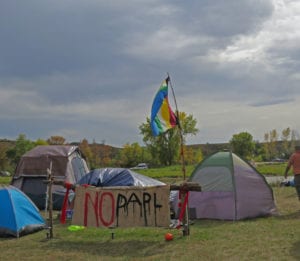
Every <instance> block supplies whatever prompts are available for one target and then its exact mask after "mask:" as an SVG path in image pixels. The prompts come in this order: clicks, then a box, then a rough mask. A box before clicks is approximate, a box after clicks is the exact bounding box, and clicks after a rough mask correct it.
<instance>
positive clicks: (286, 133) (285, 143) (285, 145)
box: [281, 127, 292, 158]
mask: <svg viewBox="0 0 300 261" xmlns="http://www.w3.org/2000/svg"><path fill="white" fill-rule="evenodd" d="M291 134H292V131H291V129H290V128H289V127H288V128H286V129H284V130H282V133H281V140H282V154H284V157H285V158H288V155H289V154H290V153H291V147H290V139H291Z"/></svg>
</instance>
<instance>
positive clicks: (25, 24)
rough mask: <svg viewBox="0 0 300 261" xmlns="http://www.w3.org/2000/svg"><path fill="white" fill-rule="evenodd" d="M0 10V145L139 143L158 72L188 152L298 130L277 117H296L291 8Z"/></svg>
mask: <svg viewBox="0 0 300 261" xmlns="http://www.w3.org/2000/svg"><path fill="white" fill-rule="evenodd" d="M0 7H1V8H0V35H1V43H0V47H1V48H0V119H1V122H3V126H6V127H3V128H2V130H1V132H0V136H2V137H11V136H14V137H15V136H17V135H18V133H20V132H26V134H27V135H28V136H29V137H31V138H32V139H35V138H48V137H49V135H64V136H65V137H66V138H67V140H69V141H74V140H81V139H82V138H88V139H90V140H91V139H96V140H98V141H100V140H106V141H107V142H109V143H111V144H115V145H118V146H122V145H123V144H125V143H127V142H135V141H139V142H140V141H141V137H140V136H139V130H138V126H139V125H140V124H141V123H142V122H144V121H145V119H146V117H147V116H149V113H150V108H151V103H152V99H153V96H154V94H155V92H156V91H157V89H158V87H159V85H160V83H161V81H162V79H163V78H164V77H166V73H167V72H169V73H170V75H171V79H172V83H173V86H174V89H175V93H176V96H178V97H177V100H178V104H179V109H180V110H184V111H186V112H187V113H188V114H193V115H194V116H195V117H196V119H197V121H198V124H199V129H200V133H199V135H197V136H196V137H193V138H191V139H190V141H191V142H195V143H206V142H213V141H218V142H219V141H224V142H227V141H228V139H229V138H230V137H231V136H232V135H233V134H235V133H236V132H237V131H239V130H247V129H248V130H249V131H250V130H251V132H253V135H255V136H256V137H258V138H259V137H263V133H264V130H266V131H267V130H268V129H269V128H270V126H272V125H274V126H273V127H271V128H279V129H280V128H281V129H282V128H283V127H287V126H290V127H291V128H294V129H297V128H300V126H298V123H295V122H294V120H293V118H292V117H290V116H289V113H287V112H289V111H293V110H294V109H295V108H298V109H299V105H298V101H299V95H300V91H299V88H298V82H299V79H300V74H299V73H298V72H299V51H298V49H299V47H298V46H297V44H296V43H297V42H299V38H300V29H299V28H298V27H297V24H299V22H300V21H299V16H298V15H297V10H299V9H300V4H299V3H298V2H297V1H288V0H280V1H279V0H269V1H260V0H254V1H253V0H241V1H238V2H237V1H234V0H229V1H209V0H205V1H191V0H189V1H185V2H182V1H168V0H165V1H160V0H145V1H142V2H141V1H137V0H131V1H121V0H115V1H109V2H108V1H100V0H97V1H96V0H86V1H80V0H72V1H58V0H51V1H36V0H27V1H15V0H4V1H2V2H1V6H0ZM270 105H272V106H270ZM270 107H272V110H273V111H277V110H278V112H277V115H281V116H280V119H281V124H280V125H278V120H277V119H276V117H275V116H274V115H273V113H272V111H271V110H270V111H269V110H268V109H266V108H270ZM279 108H280V110H279ZM212 112H213V113H212ZM267 112H268V113H269V114H270V115H267ZM232 114H235V115H236V116H235V119H238V120H236V121H232ZM261 115H264V119H263V120H258V119H259V118H261ZM246 117H247V118H249V119H251V121H252V122H251V123H249V121H244V120H243V119H244V118H246ZM266 123H268V124H266ZM14 137H11V138H14Z"/></svg>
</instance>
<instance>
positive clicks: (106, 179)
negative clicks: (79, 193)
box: [78, 168, 166, 187]
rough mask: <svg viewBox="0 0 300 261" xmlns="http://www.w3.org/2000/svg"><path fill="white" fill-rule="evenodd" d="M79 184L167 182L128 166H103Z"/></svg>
mask: <svg viewBox="0 0 300 261" xmlns="http://www.w3.org/2000/svg"><path fill="white" fill-rule="evenodd" d="M78 184H79V185H83V184H87V185H92V186H95V187H113V186H115V187H117V186H141V187H147V186H163V185H166V184H165V183H163V182H161V181H158V180H156V179H153V178H150V177H147V176H144V175H141V174H139V173H136V172H134V171H132V170H130V169H126V168H101V169H94V170H92V171H90V172H89V173H87V174H86V175H85V176H83V177H82V178H81V179H80V180H79V182H78Z"/></svg>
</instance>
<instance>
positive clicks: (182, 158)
mask: <svg viewBox="0 0 300 261" xmlns="http://www.w3.org/2000/svg"><path fill="white" fill-rule="evenodd" d="M167 75H168V78H167V79H168V82H169V83H170V87H171V90H172V95H173V99H174V102H175V108H176V117H177V123H178V128H179V135H180V157H181V164H182V173H183V180H185V177H186V169H185V159H184V149H183V134H182V128H181V124H180V119H179V111H178V107H177V101H176V97H175V92H174V89H173V86H172V82H171V78H170V75H169V73H167Z"/></svg>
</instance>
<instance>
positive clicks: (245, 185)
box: [172, 151, 277, 220]
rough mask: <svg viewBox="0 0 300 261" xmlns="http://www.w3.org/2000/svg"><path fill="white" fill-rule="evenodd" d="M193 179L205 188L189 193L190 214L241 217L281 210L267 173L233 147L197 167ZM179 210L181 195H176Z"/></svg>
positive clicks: (175, 209) (175, 203)
mask: <svg viewBox="0 0 300 261" xmlns="http://www.w3.org/2000/svg"><path fill="white" fill-rule="evenodd" d="M189 181H192V182H198V183H199V184H200V185H201V188H202V191H201V192H194V191H191V192H190V195H189V212H190V218H191V219H193V218H196V219H201V218H203V219H204V218H205V219H221V220H240V219H246V218H254V217H258V216H267V215H272V214H275V213H276V212H277V210H276V206H275V202H274V196H273V191H272V188H271V187H270V186H269V184H268V183H267V181H266V179H265V177H264V176H263V175H261V174H260V173H259V172H258V171H257V170H256V169H255V168H253V167H252V166H251V165H250V164H248V163H247V162H246V161H244V160H243V159H241V158H240V157H238V156H237V155H236V154H234V153H231V152H229V151H222V152H217V153H215V154H212V155H211V156H209V157H208V158H206V159H205V160H203V161H202V162H201V163H200V164H199V165H198V166H197V167H196V168H195V170H194V171H193V173H192V175H191V177H190V179H189ZM172 198H173V200H172V207H173V209H174V211H175V213H177V212H178V199H177V198H178V197H176V196H174V195H173V196H172Z"/></svg>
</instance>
